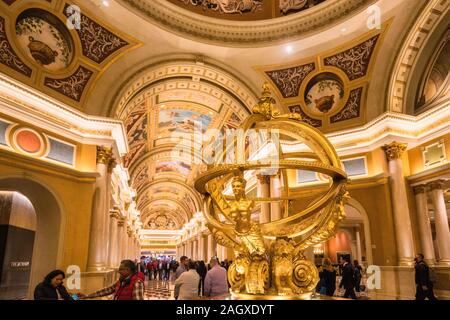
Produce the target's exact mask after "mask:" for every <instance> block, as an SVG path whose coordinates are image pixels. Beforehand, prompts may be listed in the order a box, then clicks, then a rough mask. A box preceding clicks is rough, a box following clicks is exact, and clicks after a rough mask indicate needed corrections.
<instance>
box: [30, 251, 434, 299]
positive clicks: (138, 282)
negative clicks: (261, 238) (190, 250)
mask: <svg viewBox="0 0 450 320" xmlns="http://www.w3.org/2000/svg"><path fill="white" fill-rule="evenodd" d="M231 263H232V261H227V260H225V261H222V262H220V261H219V259H218V258H217V257H213V258H211V260H210V262H209V263H208V264H206V263H205V262H204V261H193V260H191V259H189V258H188V257H186V256H182V257H181V258H180V262H177V261H176V260H175V259H173V258H171V257H159V258H145V257H144V258H143V259H141V261H140V262H137V261H136V260H135V261H132V260H123V261H122V262H121V264H120V266H119V270H118V273H119V275H120V276H119V279H118V280H117V282H116V283H114V284H113V285H111V286H109V287H106V288H103V289H101V290H98V291H96V292H94V293H91V294H88V295H86V294H83V293H77V294H73V295H71V294H69V293H68V291H67V290H66V288H65V287H64V284H63V281H64V278H65V274H64V272H63V271H61V270H54V271H52V272H50V273H49V274H48V275H47V276H46V277H45V278H44V281H43V282H41V283H39V284H38V285H37V286H36V288H35V291H34V298H35V300H76V299H93V298H99V297H104V296H109V295H113V299H114V300H143V299H144V283H145V280H146V278H148V280H152V279H155V280H161V281H169V280H173V281H174V284H175V289H174V297H175V299H178V300H193V299H199V298H201V297H212V298H214V297H220V296H223V295H226V294H228V292H229V283H228V279H227V269H228V267H229V265H231ZM414 268H415V283H416V299H417V300H424V299H426V298H428V299H429V300H437V298H436V297H435V295H434V292H433V286H434V282H435V281H436V279H435V277H436V276H435V272H434V269H433V268H430V267H429V266H428V264H427V263H426V262H425V261H424V257H423V255H422V254H418V255H417V256H416V258H415V266H414ZM318 269H319V279H320V280H319V283H318V285H317V288H316V291H317V292H318V293H320V294H321V295H326V296H330V297H332V296H335V295H336V288H337V287H339V288H340V289H343V290H345V292H344V295H343V296H344V298H351V299H357V295H356V292H360V291H364V290H365V287H364V286H362V285H361V280H362V278H363V273H364V271H363V268H362V267H361V265H360V264H359V263H358V261H357V260H354V261H353V263H352V262H351V261H350V258H348V257H346V258H343V259H342V261H341V264H339V265H338V266H333V265H332V263H331V261H330V259H329V258H324V259H323V261H322V265H321V266H319V268H318ZM339 279H340V281H339ZM337 280H338V281H337Z"/></svg>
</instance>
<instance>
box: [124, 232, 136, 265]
mask: <svg viewBox="0 0 450 320" xmlns="http://www.w3.org/2000/svg"><path fill="white" fill-rule="evenodd" d="M127 236H128V237H127V255H126V258H125V259H128V260H134V259H135V258H134V257H133V250H132V248H131V241H132V239H133V233H132V231H131V229H130V228H127Z"/></svg>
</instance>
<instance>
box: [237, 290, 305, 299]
mask: <svg viewBox="0 0 450 320" xmlns="http://www.w3.org/2000/svg"><path fill="white" fill-rule="evenodd" d="M312 295H313V292H306V293H301V294H296V295H277V294H248V293H235V292H231V297H232V298H233V299H237V300H311V298H312Z"/></svg>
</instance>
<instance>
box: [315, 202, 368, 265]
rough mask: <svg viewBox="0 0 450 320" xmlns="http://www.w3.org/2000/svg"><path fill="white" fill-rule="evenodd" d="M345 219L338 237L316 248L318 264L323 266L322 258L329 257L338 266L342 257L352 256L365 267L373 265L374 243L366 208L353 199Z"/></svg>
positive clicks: (348, 205) (340, 226)
mask: <svg viewBox="0 0 450 320" xmlns="http://www.w3.org/2000/svg"><path fill="white" fill-rule="evenodd" d="M344 210H345V215H346V217H345V219H344V220H343V221H342V222H341V223H340V225H339V228H338V230H337V232H336V235H335V236H334V237H333V238H331V239H329V240H328V241H326V242H325V243H322V244H320V245H317V246H315V248H314V255H315V262H316V264H321V258H323V257H329V258H330V259H331V262H332V263H334V264H338V263H339V262H340V261H339V260H340V257H341V256H350V258H351V260H358V261H359V263H360V264H363V265H365V266H368V265H371V264H372V263H373V258H372V241H371V233H370V224H369V218H368V216H367V213H366V211H365V210H364V207H363V206H362V205H361V204H360V203H359V202H358V201H356V200H355V199H353V198H351V199H350V200H349V201H348V203H347V204H346V205H345V207H344Z"/></svg>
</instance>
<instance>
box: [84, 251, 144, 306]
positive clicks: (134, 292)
mask: <svg viewBox="0 0 450 320" xmlns="http://www.w3.org/2000/svg"><path fill="white" fill-rule="evenodd" d="M119 274H120V278H119V280H118V281H117V282H116V283H115V284H113V285H112V286H109V287H106V288H103V289H101V290H98V291H96V292H94V293H92V294H89V295H84V294H79V296H80V298H81V299H93V298H99V297H105V296H109V295H113V300H144V282H143V281H142V279H141V278H140V277H139V276H138V274H137V270H136V264H135V263H134V262H133V261H131V260H123V261H122V262H121V263H120V266H119Z"/></svg>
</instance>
